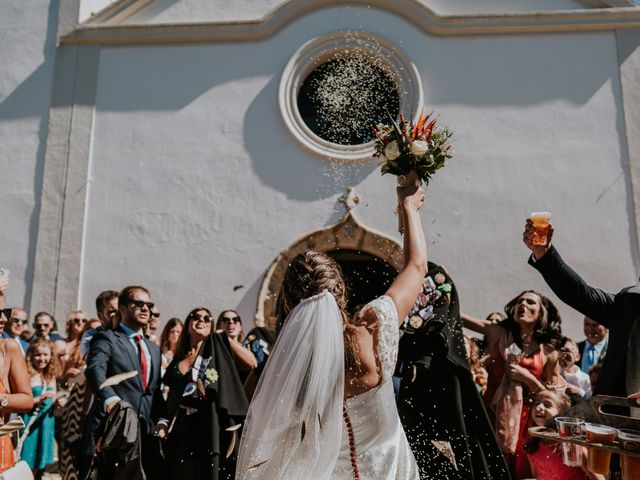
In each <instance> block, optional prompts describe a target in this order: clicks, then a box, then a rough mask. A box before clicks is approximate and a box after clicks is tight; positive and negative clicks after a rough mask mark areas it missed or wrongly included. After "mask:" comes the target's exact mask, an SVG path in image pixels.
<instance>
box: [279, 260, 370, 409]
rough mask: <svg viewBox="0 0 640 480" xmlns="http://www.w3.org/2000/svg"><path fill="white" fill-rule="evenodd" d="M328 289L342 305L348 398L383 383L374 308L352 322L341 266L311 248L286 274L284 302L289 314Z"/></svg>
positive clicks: (360, 313)
mask: <svg viewBox="0 0 640 480" xmlns="http://www.w3.org/2000/svg"><path fill="white" fill-rule="evenodd" d="M323 290H327V291H329V292H330V293H331V294H332V295H333V297H334V298H335V299H336V303H337V304H338V307H339V308H340V312H341V314H342V321H343V329H344V350H345V392H344V393H345V397H347V398H349V397H352V396H354V395H358V394H360V393H364V392H366V391H367V390H370V389H372V388H375V387H376V386H378V385H379V384H380V380H381V372H380V370H381V369H380V361H379V359H378V358H377V355H376V354H375V352H376V351H377V345H376V339H377V329H378V324H379V322H378V319H377V316H376V313H375V311H374V310H373V309H365V310H364V311H361V312H358V313H357V314H356V316H355V318H354V319H353V321H350V319H349V316H348V314H347V313H346V309H347V287H346V284H345V281H344V277H343V276H342V270H341V269H340V266H339V265H338V264H337V263H336V262H335V260H333V259H332V258H331V257H329V256H328V255H326V254H324V253H320V252H316V251H314V250H310V251H307V252H304V253H300V254H298V255H296V256H295V257H294V258H293V260H292V261H291V263H290V264H289V268H288V269H287V272H286V274H285V278H284V301H285V311H286V313H287V314H288V313H289V311H291V310H292V309H293V308H294V307H295V306H296V305H297V304H298V303H299V302H300V301H301V300H302V299H305V298H310V297H312V296H314V295H318V294H319V293H321V292H322V291H323Z"/></svg>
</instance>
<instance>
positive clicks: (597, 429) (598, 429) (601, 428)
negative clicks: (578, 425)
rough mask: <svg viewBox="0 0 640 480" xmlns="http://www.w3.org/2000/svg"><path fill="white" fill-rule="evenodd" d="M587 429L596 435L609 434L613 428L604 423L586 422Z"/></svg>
mask: <svg viewBox="0 0 640 480" xmlns="http://www.w3.org/2000/svg"><path fill="white" fill-rule="evenodd" d="M587 430H589V431H590V432H591V433H595V434H598V435H610V434H611V433H613V431H614V430H615V429H613V428H611V427H607V426H606V425H594V424H593V423H587Z"/></svg>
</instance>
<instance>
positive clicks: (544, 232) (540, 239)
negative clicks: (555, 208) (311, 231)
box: [529, 212, 551, 245]
mask: <svg viewBox="0 0 640 480" xmlns="http://www.w3.org/2000/svg"><path fill="white" fill-rule="evenodd" d="M529 218H530V219H531V221H532V222H533V228H534V231H535V233H534V236H533V244H534V245H546V244H547V241H548V238H547V236H548V234H549V219H550V218H551V213H550V212H533V213H532V214H530V215H529Z"/></svg>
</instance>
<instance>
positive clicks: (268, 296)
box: [254, 211, 403, 329]
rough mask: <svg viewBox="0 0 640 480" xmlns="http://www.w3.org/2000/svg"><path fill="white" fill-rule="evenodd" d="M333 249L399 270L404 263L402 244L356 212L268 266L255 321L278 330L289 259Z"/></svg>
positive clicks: (295, 244)
mask: <svg viewBox="0 0 640 480" xmlns="http://www.w3.org/2000/svg"><path fill="white" fill-rule="evenodd" d="M311 249H313V250H317V251H320V252H329V251H333V250H337V249H344V250H347V249H348V250H358V251H361V252H365V253H368V254H370V255H373V256H375V257H377V258H379V259H380V260H383V261H384V262H386V263H387V264H389V265H390V266H391V267H393V268H394V269H395V270H396V271H400V268H401V267H402V263H403V256H402V247H401V246H400V244H398V243H397V242H396V241H395V240H393V239H391V238H389V237H387V236H385V235H383V234H381V233H377V232H374V231H372V230H370V229H368V228H366V227H364V226H363V225H362V224H361V223H360V222H358V220H357V219H356V218H355V216H354V215H353V212H352V211H348V212H347V214H346V215H345V216H344V217H343V218H342V219H341V220H340V221H339V222H338V223H336V224H335V225H332V226H329V227H326V228H323V229H320V230H315V231H313V232H311V233H308V234H306V235H303V236H302V237H300V238H299V239H298V240H296V241H295V242H293V243H292V244H291V246H289V248H287V249H286V250H285V251H283V252H282V253H280V255H278V256H277V257H276V258H275V259H274V261H273V262H272V263H271V265H270V266H269V268H268V269H267V273H266V274H265V277H264V279H263V281H262V285H261V287H260V292H259V294H258V302H257V309H256V315H255V319H254V320H255V323H256V325H258V326H264V327H268V328H271V329H275V327H276V324H277V322H278V317H277V309H278V296H279V294H280V289H281V287H282V281H283V279H284V274H285V272H286V270H287V265H288V264H289V261H290V260H291V259H292V258H293V257H295V256H296V255H297V254H298V253H300V252H304V251H306V250H311Z"/></svg>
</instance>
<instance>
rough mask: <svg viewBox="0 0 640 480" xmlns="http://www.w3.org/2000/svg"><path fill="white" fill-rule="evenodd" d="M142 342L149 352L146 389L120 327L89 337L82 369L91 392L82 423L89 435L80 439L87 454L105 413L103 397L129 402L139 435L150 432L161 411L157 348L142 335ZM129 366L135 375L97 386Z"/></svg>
mask: <svg viewBox="0 0 640 480" xmlns="http://www.w3.org/2000/svg"><path fill="white" fill-rule="evenodd" d="M144 342H145V343H146V345H147V348H148V350H149V353H150V354H151V365H150V369H151V370H150V375H149V385H148V387H147V389H146V391H144V390H143V388H142V373H141V372H140V363H139V360H138V352H137V349H136V347H134V346H133V344H132V343H131V341H130V340H129V336H128V335H127V334H126V333H125V332H124V331H123V330H122V329H120V328H116V329H114V330H102V331H97V332H96V334H95V335H94V337H93V338H92V340H91V349H90V351H89V357H88V358H87V369H86V372H85V375H86V377H87V384H88V385H89V388H90V389H91V391H92V393H93V395H94V401H93V404H92V406H91V408H90V410H89V413H88V415H87V424H86V427H85V434H87V433H88V434H89V438H85V442H84V443H85V448H84V451H85V453H86V454H87V455H92V454H93V451H94V450H95V443H94V442H93V435H94V434H95V432H96V430H97V428H98V426H99V425H100V422H101V421H102V419H103V418H104V417H105V410H104V402H105V400H106V399H108V398H110V397H113V396H118V397H120V399H121V400H124V401H126V402H127V403H129V404H130V405H131V406H132V407H133V408H134V410H135V411H136V412H137V414H138V419H139V420H140V428H141V433H142V435H143V436H145V435H148V434H149V433H150V432H151V430H152V427H153V420H154V419H157V417H158V415H160V414H161V413H162V410H163V406H164V402H163V399H162V395H161V394H160V389H159V385H160V366H161V356H160V348H159V347H158V346H157V345H155V344H153V343H151V342H150V341H149V340H147V339H146V338H144ZM132 370H137V371H138V372H139V373H138V375H136V376H135V377H132V378H130V379H128V380H125V381H124V382H121V383H119V384H118V385H114V386H113V387H106V388H104V389H102V390H100V385H101V384H102V383H103V382H104V381H105V380H106V379H107V378H109V377H111V376H113V375H117V374H119V373H124V372H130V371H132ZM86 436H87V435H85V437H86Z"/></svg>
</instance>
